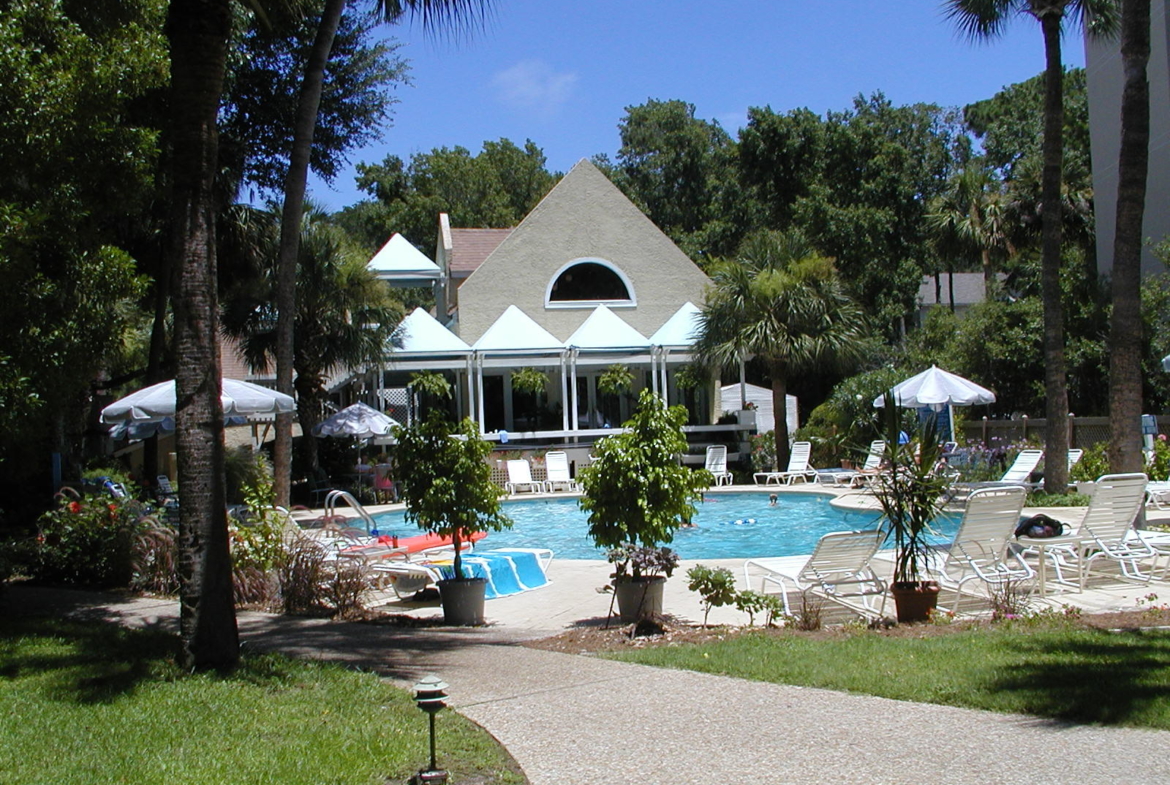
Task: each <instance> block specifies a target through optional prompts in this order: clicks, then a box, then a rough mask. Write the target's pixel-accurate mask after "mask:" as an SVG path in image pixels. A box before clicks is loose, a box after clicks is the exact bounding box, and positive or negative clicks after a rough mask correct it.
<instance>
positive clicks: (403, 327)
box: [390, 308, 471, 359]
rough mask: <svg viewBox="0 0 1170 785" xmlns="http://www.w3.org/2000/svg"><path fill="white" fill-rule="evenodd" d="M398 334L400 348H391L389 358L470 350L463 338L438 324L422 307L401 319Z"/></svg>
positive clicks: (466, 351)
mask: <svg viewBox="0 0 1170 785" xmlns="http://www.w3.org/2000/svg"><path fill="white" fill-rule="evenodd" d="M398 334H399V336H400V337H401V339H402V348H400V349H398V348H395V349H391V350H390V358H391V359H394V357H395V356H396V355H407V354H409V355H418V354H468V353H469V352H470V351H471V347H470V346H468V345H467V344H466V343H465V342H464V341H463V339H461V338H460V337H459V336H458V335H456V334H455V333H453V332H451V331H450V330H448V329H447V328H446V327H444V326H443V325H441V324H439V321H438V320H437V319H436V318H435V317H433V316H431V315H430V314H429V313H427V311H426V310H425V309H423V308H415V309H414V311H413V312H412V313H411V314H410V315H409V316H407V317H406V318H405V319H403V320H402V324H400V325H399V326H398Z"/></svg>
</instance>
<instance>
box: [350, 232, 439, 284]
mask: <svg viewBox="0 0 1170 785" xmlns="http://www.w3.org/2000/svg"><path fill="white" fill-rule="evenodd" d="M366 269H367V270H369V271H370V272H372V273H373V274H374V277H375V278H379V279H382V280H386V281H407V280H414V281H420V280H435V279H437V278H438V277H439V275H440V270H439V266H438V265H437V264H435V263H434V262H432V261H431V260H430V259H428V258H427V257H426V255H425V254H423V252H422V251H420V250H419V249H417V248H415V247H414V246H413V245H411V244H410V241H409V240H407V239H406V238H405V237H403V236H402V235H401V234H398V233H397V232H395V233H394V236H393V237H391V238H390V239H389V240H387V241H386V244H385V245H383V246H382V248H381V249H380V250H379V251H378V252H377V253H376V254H374V257H373V258H372V259H370V261H368V262H366Z"/></svg>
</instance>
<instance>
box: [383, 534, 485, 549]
mask: <svg viewBox="0 0 1170 785" xmlns="http://www.w3.org/2000/svg"><path fill="white" fill-rule="evenodd" d="M486 536H487V532H475V533H474V534H472V535H471V536H470V537H460V538H459V539H460V540H461V541H462V542H468V541H471V542H479V541H480V540H482V539H483V538H484V537H486ZM378 544H379V545H389V546H390V547H391V548H405V549H406V552H407V553H418V552H419V551H426V550H430V549H431V548H443V547H446V546H449V545H452V544H453V543H452V542H451V538H450V537H440V536H439V535H437V534H420V535H416V536H413V537H396V536H394V535H392V534H381V535H378Z"/></svg>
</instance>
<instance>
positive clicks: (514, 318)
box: [471, 305, 565, 354]
mask: <svg viewBox="0 0 1170 785" xmlns="http://www.w3.org/2000/svg"><path fill="white" fill-rule="evenodd" d="M471 348H472V349H474V350H475V351H476V352H481V353H482V352H494V353H508V352H515V353H525V352H535V353H542V354H547V353H550V352H560V351H561V350H563V349H564V348H565V345H564V344H563V343H561V342H560V341H558V340H557V339H556V337H555V336H554V335H553V334H552V333H550V332H549V331H548V330H546V329H544V328H543V327H541V326H540V325H539V324H537V323H536V322H535V321H533V319H532V317H530V316H529V315H528V314H526V313H524V311H521V310H520V309H519V308H517V307H516V306H515V305H509V306H508V310H506V311H504V312H503V313H502V314H500V318H499V319H496V321H495V322H494V323H493V324H492V326H491V327H489V328H487V331H486V332H485V333H484V334H483V335H481V336H480V337H479V340H478V341H476V342H475V344H474V345H473V346H472V347H471Z"/></svg>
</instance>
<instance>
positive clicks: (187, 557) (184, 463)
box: [166, 0, 240, 669]
mask: <svg viewBox="0 0 1170 785" xmlns="http://www.w3.org/2000/svg"><path fill="white" fill-rule="evenodd" d="M230 29H231V8H230V4H229V0H172V1H171V3H170V9H169V12H168V18H167V27H166V32H167V37H168V38H169V40H170V47H171V132H172V136H171V141H172V145H173V176H172V183H173V187H174V205H173V215H172V224H171V226H172V231H173V232H174V234H173V237H172V239H171V245H170V249H169V253H170V254H171V257H170V259H169V260H168V265H167V266H168V268H169V269H171V270H174V271H175V272H176V278H175V287H176V290H175V297H174V310H175V352H176V357H177V363H176V364H177V373H176V377H175V392H176V397H177V400H176V407H175V409H176V412H175V420H176V426H177V434H176V437H177V438H176V440H177V448H178V458H179V482H180V483H181V486H182V488H183V505H182V507H181V508H180V515H179V574H180V598H179V599H180V608H181V616H180V634H181V638H182V651H181V655H180V659H181V661H182V664H183V666H184V667H185V668H194V669H206V668H219V669H225V668H231V667H232V666H234V665H235V664H236V662H237V661H238V659H239V650H240V646H239V633H238V630H237V628H236V615H235V606H234V605H233V596H232V594H233V593H232V570H231V553H230V551H229V545H228V532H227V517H226V514H225V508H226V503H225V501H226V497H225V491H224V445H223V407H222V404H221V403H220V400H219V395H220V365H219V347H218V343H217V340H216V339H217V335H218V318H217V312H216V309H217V307H218V306H217V303H216V288H215V286H216V280H215V273H216V271H215V198H214V194H213V185H214V182H215V172H216V151H217V142H218V139H217V136H216V125H215V124H216V114H217V112H218V109H219V100H220V94H221V91H222V87H223V78H224V67H225V60H226V53H227V40H228V35H229V32H230Z"/></svg>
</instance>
